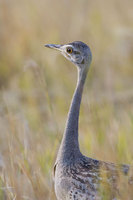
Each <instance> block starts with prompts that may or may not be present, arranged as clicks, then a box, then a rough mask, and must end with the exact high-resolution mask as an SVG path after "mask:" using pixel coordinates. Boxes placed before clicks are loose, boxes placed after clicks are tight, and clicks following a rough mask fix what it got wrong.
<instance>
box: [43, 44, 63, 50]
mask: <svg viewBox="0 0 133 200" xmlns="http://www.w3.org/2000/svg"><path fill="white" fill-rule="evenodd" d="M44 46H45V47H48V48H50V49H55V50H58V51H61V47H62V45H58V44H45V45H44Z"/></svg>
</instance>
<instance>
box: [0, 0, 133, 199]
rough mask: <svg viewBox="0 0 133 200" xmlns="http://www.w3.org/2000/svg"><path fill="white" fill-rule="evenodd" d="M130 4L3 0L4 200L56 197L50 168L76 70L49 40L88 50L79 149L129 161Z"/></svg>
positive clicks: (132, 118)
mask: <svg viewBox="0 0 133 200" xmlns="http://www.w3.org/2000/svg"><path fill="white" fill-rule="evenodd" d="M132 7H133V1H126V0H117V1H115V0H112V1H111V0H110V1H109V0H107V1H106V0H101V1H98V0H95V1H90V0H88V1H87V0H77V1H70V0H64V1H62V0H55V1H51V0H43V1H42V0H41V1H35V0H28V1H26V0H19V1H18V0H12V1H7V0H6V1H5V0H2V1H0V200H5V199H7V200H21V199H22V200H23V199H24V200H42V199H46V200H50V199H52V200H54V199H55V196H54V190H53V182H52V168H53V164H54V160H55V156H56V152H57V150H58V147H59V144H60V140H61V137H62V134H63V130H64V126H65V120H66V117H67V112H68V108H69V104H70V100H71V97H72V94H73V91H74V87H75V84H76V69H75V68H74V67H73V66H72V64H71V63H69V62H68V61H67V60H66V59H65V58H63V57H62V56H60V55H59V54H58V53H56V52H54V51H53V52H52V51H49V50H48V49H45V48H44V47H43V45H44V44H45V43H57V44H58V43H68V42H71V41H74V40H81V41H83V42H85V43H87V44H88V45H89V46H90V48H91V50H92V53H93V62H92V65H91V68H90V72H89V75H88V78H87V82H86V86H85V91H84V95H83V101H82V106H81V113H80V138H79V139H80V146H81V150H82V152H84V154H86V155H87V156H90V157H93V158H97V159H100V160H106V161H111V162H115V163H129V164H132V161H133V109H132V108H133V101H132V100H133V12H132ZM124 188H125V187H124ZM131 193H132V192H131ZM127 195H128V199H132V194H131V195H130V191H127V193H126V191H125V192H124V191H123V198H122V199H123V200H125V199H127V198H126V196H127ZM105 196H106V197H105V199H107V195H106V192H105Z"/></svg>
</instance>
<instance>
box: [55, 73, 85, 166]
mask: <svg viewBox="0 0 133 200" xmlns="http://www.w3.org/2000/svg"><path fill="white" fill-rule="evenodd" d="M87 71H88V70H86V71H85V70H84V71H82V70H81V69H78V80H77V86H76V89H75V92H74V95H73V98H72V102H71V105H70V109H69V113H68V119H67V122H66V128H65V132H64V135H63V139H62V142H61V146H60V149H59V153H58V157H57V159H61V160H62V161H64V162H65V161H66V160H67V161H68V160H69V159H70V158H72V159H74V158H75V157H76V156H77V155H79V154H81V153H80V149H79V142H78V121H79V111H80V103H81V99H82V93H83V87H84V83H85V79H86V75H87Z"/></svg>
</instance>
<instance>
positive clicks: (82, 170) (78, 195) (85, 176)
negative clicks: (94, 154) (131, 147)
mask: <svg viewBox="0 0 133 200" xmlns="http://www.w3.org/2000/svg"><path fill="white" fill-rule="evenodd" d="M129 170H130V169H129V166H128V165H121V166H116V165H114V164H113V163H106V162H103V161H98V160H95V159H92V158H88V157H85V156H81V157H80V158H77V159H75V160H74V161H73V162H71V163H69V164H68V163H60V162H57V163H56V166H55V191H56V195H57V199H58V200H67V199H71V200H99V199H104V198H103V197H106V196H108V199H117V197H120V191H119V190H120V189H121V184H125V185H126V186H127V184H128V187H132V189H133V185H132V177H130V178H129V177H128V175H129ZM127 177H128V178H127ZM123 181H124V182H125V183H124V182H123ZM130 185H131V186H130ZM105 199H106V198H105Z"/></svg>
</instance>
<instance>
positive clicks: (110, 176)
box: [46, 41, 129, 200]
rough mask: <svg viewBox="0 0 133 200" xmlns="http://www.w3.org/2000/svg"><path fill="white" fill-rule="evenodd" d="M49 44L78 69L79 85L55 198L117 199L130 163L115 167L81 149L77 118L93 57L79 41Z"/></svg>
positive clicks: (57, 173) (64, 141)
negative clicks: (105, 196)
mask: <svg viewBox="0 0 133 200" xmlns="http://www.w3.org/2000/svg"><path fill="white" fill-rule="evenodd" d="M46 47H49V48H53V49H57V50H59V51H60V52H61V53H62V54H63V55H64V56H65V57H66V58H67V59H68V60H70V61H71V62H73V63H74V64H75V65H76V66H77V69H78V79H77V86H76V89H75V92H74V95H73V98H72V102H71V106H70V110H69V113H68V119H67V123H66V128H65V131H64V134H63V138H62V142H61V145H60V148H59V152H58V155H57V159H56V163H55V166H54V182H55V193H56V197H57V199H58V200H70V199H71V200H101V199H103V198H102V193H104V195H105V193H106V192H108V195H109V198H108V199H116V197H117V196H119V186H118V179H120V177H121V176H123V175H124V176H127V174H128V172H129V166H128V165H123V166H116V165H115V164H113V163H106V162H103V161H98V160H95V159H92V158H88V157H86V156H84V155H82V153H81V152H80V148H79V142H78V119H79V111H80V103H81V98H82V92H83V87H84V83H85V79H86V76H87V72H88V69H89V66H90V63H91V59H92V55H91V51H90V48H89V47H88V46H87V45H86V44H84V43H83V42H78V41H77V42H73V43H69V44H67V45H52V44H50V45H46ZM105 188H106V189H105ZM105 190H106V192H105Z"/></svg>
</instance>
